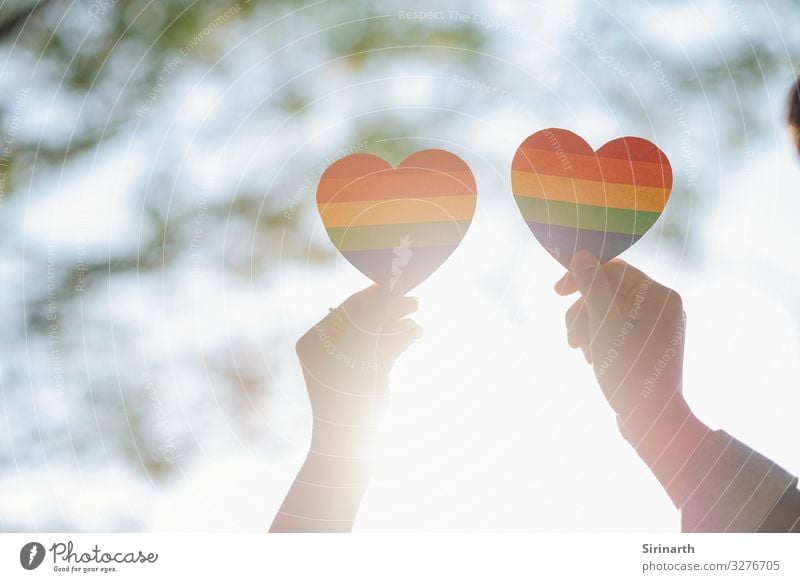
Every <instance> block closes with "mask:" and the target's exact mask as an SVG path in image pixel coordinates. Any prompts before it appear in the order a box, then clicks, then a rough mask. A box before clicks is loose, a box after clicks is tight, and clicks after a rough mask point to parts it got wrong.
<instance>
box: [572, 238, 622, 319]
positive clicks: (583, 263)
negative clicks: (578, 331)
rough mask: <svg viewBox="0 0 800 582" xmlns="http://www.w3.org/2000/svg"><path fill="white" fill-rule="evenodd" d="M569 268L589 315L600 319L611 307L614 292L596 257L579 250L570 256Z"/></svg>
mask: <svg viewBox="0 0 800 582" xmlns="http://www.w3.org/2000/svg"><path fill="white" fill-rule="evenodd" d="M569 270H570V273H572V277H573V278H574V279H575V285H576V286H577V287H578V291H580V293H581V295H582V296H583V300H584V302H585V304H586V308H587V309H588V310H589V315H590V316H591V317H599V318H601V319H602V318H603V317H604V316H605V314H606V313H607V312H608V310H609V308H610V307H611V303H612V301H613V299H614V292H613V290H612V289H611V284H610V283H609V282H608V278H607V277H606V273H605V270H604V269H603V268H602V266H601V265H600V263H599V261H598V260H597V257H595V256H594V255H593V254H591V253H590V252H588V251H585V250H580V251H578V252H577V253H575V256H574V257H572V263H571V264H570V269H569Z"/></svg>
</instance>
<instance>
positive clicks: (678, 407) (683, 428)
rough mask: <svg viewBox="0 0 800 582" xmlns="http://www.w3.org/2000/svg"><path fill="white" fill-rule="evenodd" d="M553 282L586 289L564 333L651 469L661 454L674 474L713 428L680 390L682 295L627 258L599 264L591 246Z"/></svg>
mask: <svg viewBox="0 0 800 582" xmlns="http://www.w3.org/2000/svg"><path fill="white" fill-rule="evenodd" d="M555 290H556V292H557V293H559V294H560V295H569V294H571V293H574V292H575V291H579V292H580V294H581V297H580V298H579V299H578V300H577V301H576V302H575V303H574V304H573V305H572V306H571V307H570V308H569V309H568V310H567V313H566V325H567V340H568V342H569V345H570V346H572V347H575V348H580V349H581V350H582V351H583V354H584V357H585V358H586V360H587V362H589V363H591V364H592V366H593V368H594V373H595V377H596V378H597V382H598V383H599V384H600V388H601V389H602V390H603V394H604V396H605V397H606V400H607V401H608V403H609V404H610V405H611V408H612V409H613V410H614V412H616V414H617V422H618V424H619V426H620V429H621V431H622V433H623V435H624V436H625V437H626V438H627V439H628V440H629V441H630V442H631V444H632V445H634V447H635V448H636V449H637V451H638V452H639V454H640V455H641V456H642V458H643V459H644V460H645V462H647V463H648V465H649V466H650V467H651V468H653V469H654V471H656V468H655V465H656V464H657V463H658V462H659V461H660V460H663V461H665V463H667V464H668V465H671V466H670V467H666V471H667V472H668V473H672V474H671V475H667V477H674V472H675V471H676V470H677V467H676V466H674V463H677V462H679V461H681V460H685V459H686V458H687V456H688V454H689V453H690V452H691V450H692V448H691V447H692V446H693V445H696V443H697V442H699V439H701V438H702V436H704V435H705V433H706V432H707V430H708V429H707V427H705V425H703V424H702V423H701V422H700V421H699V420H697V418H696V417H695V415H694V414H693V413H692V411H691V409H690V408H689V405H688V404H687V402H686V400H685V398H684V396H683V347H684V336H685V327H686V314H685V313H684V311H683V303H682V300H681V297H680V295H678V293H677V292H675V291H673V290H672V289H669V288H668V287H665V286H663V285H661V284H659V283H657V282H655V281H653V280H652V279H651V278H650V277H648V276H647V275H645V274H644V273H642V272H641V271H639V270H638V269H636V268H634V267H632V266H630V265H628V264H627V263H625V262H624V261H621V260H612V261H609V262H608V263H606V264H605V265H600V264H599V263H598V261H597V259H596V258H595V257H594V256H593V255H591V254H590V253H588V252H586V251H580V252H578V253H576V255H575V257H574V259H573V261H572V264H571V266H570V270H569V272H568V273H567V274H566V275H565V276H564V277H562V278H561V280H559V281H558V282H557V283H556V285H555ZM673 445H674V446H673ZM670 449H672V450H670ZM679 449H681V450H679ZM659 478H660V477H659Z"/></svg>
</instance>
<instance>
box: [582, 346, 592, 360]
mask: <svg viewBox="0 0 800 582" xmlns="http://www.w3.org/2000/svg"><path fill="white" fill-rule="evenodd" d="M581 351H582V352H583V359H584V360H586V363H587V364H591V363H592V352H590V351H589V348H581Z"/></svg>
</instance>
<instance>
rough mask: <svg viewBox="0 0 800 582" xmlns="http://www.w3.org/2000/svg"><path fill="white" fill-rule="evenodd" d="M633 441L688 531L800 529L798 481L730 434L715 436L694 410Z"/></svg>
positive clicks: (672, 415)
mask: <svg viewBox="0 0 800 582" xmlns="http://www.w3.org/2000/svg"><path fill="white" fill-rule="evenodd" d="M629 440H630V441H631V444H633V445H634V446H635V448H636V450H637V452H638V453H639V455H640V457H641V458H642V460H643V461H644V462H645V463H646V464H647V466H648V467H650V469H651V470H652V471H653V474H654V475H655V476H656V478H657V479H658V480H659V482H660V483H661V485H662V486H663V487H664V489H665V490H666V492H667V493H668V494H669V496H670V498H671V499H672V501H673V503H674V504H675V506H676V507H678V508H679V509H680V510H681V529H682V530H683V531H706V532H754V531H763V530H761V528H762V526H764V525H766V526H767V528H768V530H770V531H775V530H776V529H777V530H779V531H791V530H792V529H793V528H795V527H797V523H796V520H797V515H796V513H797V512H798V511H800V499H798V496H797V494H794V495H793V494H792V489H793V488H794V487H795V486H796V484H797V479H796V478H794V477H793V476H792V475H790V474H789V473H787V472H786V471H784V470H783V469H782V468H781V467H779V466H778V465H776V464H775V463H773V462H772V461H771V460H770V459H767V458H766V457H764V456H762V455H760V454H759V453H757V452H756V451H754V450H752V449H750V448H749V447H747V446H746V445H744V444H743V443H741V442H739V441H737V440H736V439H734V438H733V437H731V436H730V435H728V434H727V433H725V432H723V431H712V430H711V429H709V428H708V427H707V426H706V425H704V424H703V423H702V422H700V421H699V420H698V419H697V418H696V417H695V416H694V414H692V413H691V411H689V410H688V407H687V408H686V409H685V410H684V411H683V412H678V409H677V407H675V410H670V411H668V412H665V413H664V414H662V415H660V416H659V417H658V419H657V420H654V421H651V422H650V426H648V427H647V428H646V429H645V428H644V427H642V426H640V427H638V429H637V430H636V431H635V432H632V434H631V435H629ZM768 518H769V519H768ZM784 522H786V523H784Z"/></svg>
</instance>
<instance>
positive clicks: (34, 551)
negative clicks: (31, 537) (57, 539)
mask: <svg viewBox="0 0 800 582" xmlns="http://www.w3.org/2000/svg"><path fill="white" fill-rule="evenodd" d="M44 554H45V551H44V546H43V545H42V544H40V543H39V542H29V543H27V544H25V545H24V546H22V549H21V550H20V552H19V563H20V564H22V567H23V568H25V569H26V570H35V569H36V568H38V567H39V566H41V565H42V562H43V561H44Z"/></svg>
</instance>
